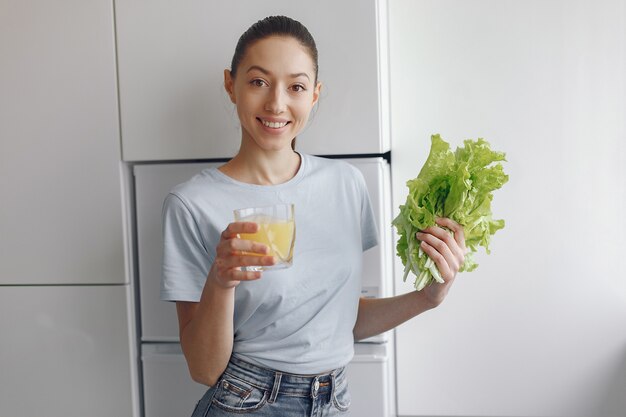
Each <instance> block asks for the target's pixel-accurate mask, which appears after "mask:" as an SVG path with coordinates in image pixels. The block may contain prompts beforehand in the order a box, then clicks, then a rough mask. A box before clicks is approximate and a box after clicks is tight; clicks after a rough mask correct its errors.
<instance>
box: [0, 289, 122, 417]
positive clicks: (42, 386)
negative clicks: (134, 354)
mask: <svg viewBox="0 0 626 417" xmlns="http://www.w3.org/2000/svg"><path fill="white" fill-rule="evenodd" d="M127 293H128V286H125V285H103V286H33V287H30V286H15V287H0V305H2V311H3V313H2V314H0V329H2V342H1V343H0V358H2V359H1V362H2V371H1V372H0V387H2V389H0V415H2V416H47V417H82V416H90V417H111V416H121V417H127V416H131V415H132V413H133V408H132V399H131V392H132V389H131V371H130V367H131V360H130V353H129V331H128V324H127V323H128V314H127V311H128V309H127V307H126V306H127V296H128V294H127Z"/></svg>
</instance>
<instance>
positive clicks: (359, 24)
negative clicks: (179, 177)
mask: <svg viewBox="0 0 626 417" xmlns="http://www.w3.org/2000/svg"><path fill="white" fill-rule="evenodd" d="M115 4H116V8H115V13H116V18H117V20H116V24H117V25H116V27H117V40H118V57H119V82H120V101H121V125H122V138H123V140H122V141H123V157H124V160H127V161H132V160H135V161H138V160H172V159H200V158H219V157H230V156H233V155H234V154H235V152H236V150H237V149H238V148H239V142H240V137H241V133H240V131H239V123H238V119H237V114H236V111H235V109H234V106H233V105H232V103H231V102H230V100H229V99H228V97H227V95H226V94H225V92H224V89H223V70H224V69H225V68H230V61H231V59H232V54H233V51H234V49H235V45H236V43H237V40H238V37H239V36H240V35H241V33H243V32H244V31H245V30H246V29H247V28H248V27H249V26H250V25H251V24H252V23H254V22H256V21H257V20H260V19H262V18H264V17H266V16H269V15H275V14H284V15H287V16H290V17H293V18H295V19H297V20H299V21H301V22H302V23H303V24H304V25H306V26H307V27H308V28H309V30H310V31H311V33H312V34H313V36H314V37H315V39H316V42H317V46H318V50H319V68H320V69H319V79H320V81H321V82H322V83H323V88H322V95H321V99H320V103H319V106H318V107H317V109H316V110H314V112H315V114H314V115H313V116H312V118H311V119H312V120H311V122H310V125H309V127H307V129H306V131H305V132H304V133H303V134H302V135H300V137H299V138H298V145H297V146H298V148H299V149H300V150H302V151H303V152H306V153H312V154H326V155H327V154H353V153H382V152H385V151H387V150H388V149H389V144H388V139H389V138H388V134H387V131H388V125H387V119H388V117H387V111H386V107H387V103H388V90H387V81H386V78H387V47H386V38H387V37H386V34H387V29H386V1H384V0H379V1H376V0H367V1H362V0H350V1H341V2H335V1H330V0H324V1H317V2H293V1H288V0H271V1H263V2H259V1H254V0H246V1H237V2H206V1H202V0H192V1H188V2H184V3H171V2H166V1H157V2H155V1H149V0H139V1H130V0H118V1H116V3H115Z"/></svg>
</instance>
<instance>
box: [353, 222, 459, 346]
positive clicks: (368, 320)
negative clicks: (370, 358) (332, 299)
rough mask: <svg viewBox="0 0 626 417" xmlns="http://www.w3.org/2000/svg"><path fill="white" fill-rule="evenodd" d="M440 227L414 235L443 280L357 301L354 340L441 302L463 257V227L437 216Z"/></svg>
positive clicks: (381, 330) (429, 228) (390, 325)
mask: <svg viewBox="0 0 626 417" xmlns="http://www.w3.org/2000/svg"><path fill="white" fill-rule="evenodd" d="M437 224H438V225H440V226H443V227H445V228H447V229H449V230H450V231H452V234H450V233H449V232H448V231H447V230H445V229H443V228H442V227H437V226H432V227H428V228H426V229H424V230H422V231H421V232H420V233H418V234H417V238H418V239H419V240H421V241H422V243H421V245H422V249H423V250H424V252H425V253H426V254H427V255H428V256H430V258H431V259H432V260H433V261H434V262H435V264H436V265H437V268H438V269H439V272H440V273H441V277H442V278H443V280H444V282H443V283H442V284H439V283H433V284H431V285H428V286H427V287H426V288H424V289H422V290H421V291H413V292H411V293H407V294H403V295H399V296H396V297H388V298H379V299H365V298H361V299H360V300H359V313H358V316H357V320H356V324H355V325H354V330H353V333H354V339H355V340H362V339H366V338H368V337H371V336H374V335H377V334H380V333H383V332H386V331H388V330H391V329H393V328H394V327H396V326H398V325H400V324H402V323H404V322H405V321H407V320H409V319H411V318H413V317H415V316H417V315H418V314H421V313H423V312H424V311H427V310H430V309H432V308H435V307H437V306H438V305H439V304H441V303H442V302H443V300H444V299H445V297H446V295H447V294H448V291H449V290H450V287H451V285H452V283H453V282H454V279H455V278H456V274H457V272H458V271H459V269H460V268H461V265H463V260H464V259H465V253H466V252H467V250H466V248H465V235H464V234H463V227H462V226H461V225H459V224H458V223H456V222H454V221H452V220H450V219H447V218H439V219H437Z"/></svg>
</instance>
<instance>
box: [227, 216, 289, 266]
mask: <svg viewBox="0 0 626 417" xmlns="http://www.w3.org/2000/svg"><path fill="white" fill-rule="evenodd" d="M235 221H238V222H254V223H257V224H258V225H259V229H258V231H257V232H256V233H241V234H240V235H239V237H240V238H241V239H246V240H253V241H255V242H259V243H263V244H264V245H266V246H267V247H268V248H269V255H271V256H275V257H276V263H275V264H274V265H271V266H248V267H244V268H242V269H244V270H247V271H264V270H271V269H283V268H289V267H290V266H291V264H292V262H293V246H294V243H295V240H296V223H295V221H294V205H293V204H276V205H273V206H266V207H250V208H243V209H237V210H235ZM248 254H249V255H258V254H252V253H248ZM259 256H260V255H259Z"/></svg>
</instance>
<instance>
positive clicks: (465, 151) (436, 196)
mask: <svg viewBox="0 0 626 417" xmlns="http://www.w3.org/2000/svg"><path fill="white" fill-rule="evenodd" d="M463 145H464V146H462V147H458V148H457V149H456V151H455V152H452V151H451V150H450V145H449V144H448V143H447V142H446V141H444V140H443V139H442V138H441V136H440V135H432V136H431V147H430V153H429V154H428V158H427V159H426V162H425V163H424V166H423V167H422V169H421V170H420V172H419V174H418V175H417V177H416V178H414V179H412V180H409V181H407V187H408V188H409V192H408V194H407V197H406V202H405V204H404V205H401V206H400V213H399V214H398V216H397V217H396V218H395V219H394V220H393V222H392V224H393V226H395V227H396V230H397V231H398V236H399V238H398V242H397V245H396V250H397V254H398V256H399V257H400V259H401V260H402V264H403V265H404V267H405V268H404V276H403V280H404V281H406V279H407V277H408V275H409V273H413V274H414V275H415V277H416V278H415V282H414V284H413V285H414V286H415V289H416V290H418V291H420V290H421V289H423V288H424V287H425V286H426V285H428V284H430V283H431V282H433V281H437V282H443V279H442V278H441V275H440V273H439V271H438V269H437V266H436V265H435V263H434V262H433V261H432V260H431V259H430V258H429V257H428V256H427V255H426V254H425V253H424V252H423V251H422V249H421V247H420V242H419V240H418V239H417V237H416V236H415V234H416V233H417V232H418V231H419V230H422V229H425V228H427V227H429V226H434V225H435V224H436V223H435V219H436V218H437V217H449V218H451V219H452V220H454V221H456V222H457V223H459V224H460V225H462V226H463V227H464V232H465V245H466V247H467V249H468V253H467V254H466V256H465V262H464V264H463V266H462V268H461V271H473V270H474V269H476V267H477V266H478V264H477V263H476V262H475V261H474V259H473V254H474V253H476V252H477V250H478V247H479V246H482V247H484V248H485V250H486V252H487V253H490V251H489V243H490V241H491V236H492V235H493V234H494V233H495V232H496V231H498V230H500V229H502V228H503V227H504V220H494V219H493V218H492V213H491V201H492V199H493V191H495V190H497V189H499V188H501V187H502V186H503V185H504V184H505V183H506V182H507V181H508V179H509V177H508V175H506V174H505V173H504V169H503V167H502V164H500V163H496V162H500V161H506V159H505V154H504V153H503V152H496V151H492V150H491V148H490V145H489V143H488V142H486V141H485V140H483V139H482V138H479V139H477V140H471V139H468V140H465V141H464V142H463Z"/></svg>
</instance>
